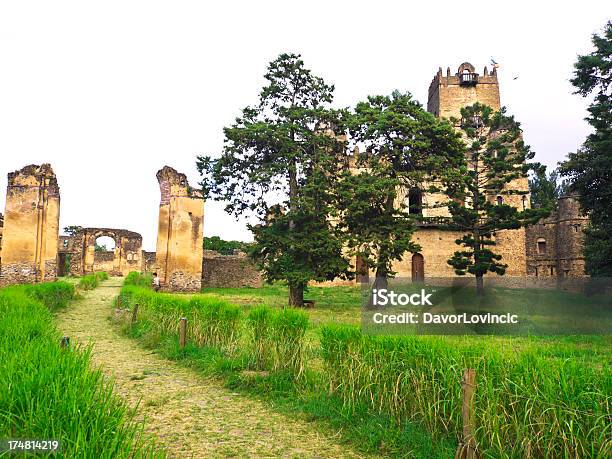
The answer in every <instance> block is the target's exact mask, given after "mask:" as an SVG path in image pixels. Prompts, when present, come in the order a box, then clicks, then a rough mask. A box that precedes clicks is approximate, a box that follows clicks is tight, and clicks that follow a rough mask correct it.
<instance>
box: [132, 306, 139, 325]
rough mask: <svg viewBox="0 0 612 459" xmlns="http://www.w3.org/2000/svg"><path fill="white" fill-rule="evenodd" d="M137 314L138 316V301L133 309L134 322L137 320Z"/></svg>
mask: <svg viewBox="0 0 612 459" xmlns="http://www.w3.org/2000/svg"><path fill="white" fill-rule="evenodd" d="M137 316H138V303H136V304H134V309H133V311H132V323H134V322H136V317H137Z"/></svg>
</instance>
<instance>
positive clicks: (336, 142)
mask: <svg viewBox="0 0 612 459" xmlns="http://www.w3.org/2000/svg"><path fill="white" fill-rule="evenodd" d="M265 79H266V80H267V84H266V86H265V87H264V88H263V89H262V91H261V93H260V97H259V103H258V104H257V105H256V106H252V107H246V108H245V109H244V110H242V113H241V115H240V116H239V117H238V118H237V119H236V121H235V122H234V124H232V125H231V126H230V127H227V128H225V129H224V133H225V145H224V149H223V152H222V154H221V156H220V157H219V158H217V159H213V158H211V157H199V158H198V161H197V166H198V169H199V171H200V173H201V174H202V176H203V180H202V187H203V190H204V192H205V194H206V196H208V197H212V198H214V199H218V200H223V201H226V202H227V206H226V210H227V211H228V212H230V213H233V214H234V215H243V214H252V215H254V216H255V217H256V219H257V220H258V222H257V223H256V224H253V225H249V228H250V230H251V231H252V232H253V234H254V239H255V241H254V243H253V244H252V246H251V247H250V250H249V254H250V255H251V256H252V257H253V258H254V259H255V261H256V262H257V263H258V264H259V266H260V268H261V269H262V270H263V272H264V274H265V276H266V279H267V280H268V281H269V282H273V281H277V280H284V281H286V282H287V283H288V285H289V304H290V305H292V306H302V305H303V294H304V289H305V288H306V287H307V284H308V282H309V281H310V280H316V281H323V280H331V279H334V278H336V277H338V276H343V275H344V274H346V273H347V272H348V266H349V265H348V261H347V260H346V259H345V258H343V256H342V243H341V241H340V240H339V239H338V238H337V237H336V235H335V231H334V228H333V227H332V225H331V223H330V221H331V219H332V218H333V215H334V207H333V206H332V193H331V190H332V189H333V187H334V183H335V182H336V181H337V178H338V177H339V174H340V171H341V168H340V165H341V164H342V161H341V156H342V155H343V153H344V143H343V142H342V140H341V138H339V137H338V136H336V135H335V134H334V129H339V123H340V119H341V116H340V113H339V112H337V111H334V110H332V109H330V108H329V104H330V103H331V102H332V98H333V90H334V87H333V86H332V85H329V84H327V83H326V82H325V81H324V80H323V79H322V78H320V77H318V76H316V75H314V74H313V73H312V72H311V71H310V70H309V69H307V68H306V67H305V66H304V62H303V61H302V59H300V56H299V55H295V54H281V55H280V56H279V57H278V58H277V59H276V60H274V61H272V62H271V63H270V64H269V65H268V70H267V73H266V74H265Z"/></svg>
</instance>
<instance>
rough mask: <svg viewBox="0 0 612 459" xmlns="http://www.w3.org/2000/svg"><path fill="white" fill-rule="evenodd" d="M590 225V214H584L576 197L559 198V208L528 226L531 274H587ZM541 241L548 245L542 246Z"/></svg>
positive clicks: (527, 238) (549, 275) (541, 275)
mask: <svg viewBox="0 0 612 459" xmlns="http://www.w3.org/2000/svg"><path fill="white" fill-rule="evenodd" d="M587 224H588V217H586V216H584V215H582V214H581V212H580V205H579V204H578V201H577V199H576V198H575V197H573V196H565V197H563V198H561V199H559V203H558V210H557V211H555V212H554V213H553V214H551V215H550V216H549V217H548V218H546V219H543V220H541V221H540V222H539V223H538V224H536V225H533V226H530V227H528V228H527V229H526V241H525V251H526V253H527V274H528V275H530V276H536V277H555V278H556V277H581V276H585V271H584V253H583V250H584V228H585V226H586V225H587ZM538 242H540V243H542V242H543V243H544V244H543V245H540V246H538ZM542 248H543V249H544V250H542Z"/></svg>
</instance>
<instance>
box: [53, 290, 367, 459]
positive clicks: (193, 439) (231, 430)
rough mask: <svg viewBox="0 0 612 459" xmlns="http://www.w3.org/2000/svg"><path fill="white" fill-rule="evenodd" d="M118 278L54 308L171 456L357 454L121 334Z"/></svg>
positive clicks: (64, 329)
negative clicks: (116, 318)
mask: <svg viewBox="0 0 612 459" xmlns="http://www.w3.org/2000/svg"><path fill="white" fill-rule="evenodd" d="M122 282H123V280H122V279H118V278H111V279H109V280H107V281H104V282H102V284H101V285H100V287H98V288H97V289H95V290H91V291H88V292H84V294H83V299H81V300H78V301H75V302H74V303H73V304H71V305H70V307H68V308H67V309H66V310H64V311H60V312H59V313H58V314H57V316H56V320H57V325H58V328H59V329H60V331H61V332H62V333H63V334H64V335H68V336H70V337H71V340H72V341H75V342H80V343H83V344H87V343H92V344H93V361H94V364H95V365H99V366H100V367H101V368H102V370H103V371H104V372H105V373H106V374H107V375H109V376H112V377H114V378H115V381H116V390H117V392H118V393H119V394H120V395H121V396H123V397H124V398H125V399H126V400H127V401H128V403H129V404H130V405H131V406H136V404H138V403H139V402H140V406H139V408H138V413H139V417H146V421H147V422H146V430H147V431H148V432H150V433H151V434H153V435H154V436H155V437H157V438H158V439H159V441H160V443H161V444H162V445H163V446H165V447H166V448H167V450H168V452H169V454H170V456H171V457H180V458H188V457H193V458H208V457H330V458H339V457H359V456H358V455H357V454H355V453H353V452H351V451H349V450H347V448H346V447H343V446H340V445H338V444H336V443H334V441H333V440H332V439H328V438H325V437H324V436H323V435H322V434H320V433H318V432H317V431H316V430H315V428H314V427H313V425H312V424H309V423H308V422H306V421H300V420H296V419H292V418H288V417H286V416H284V415H282V414H279V413H276V412H274V411H272V410H271V409H270V408H268V407H267V406H265V405H264V404H263V403H261V402H258V401H256V400H252V399H249V398H246V397H244V396H242V395H240V394H235V393H232V392H231V391H230V390H228V389H226V388H224V387H223V386H222V384H221V383H220V382H218V381H214V380H208V379H204V378H202V377H201V376H199V375H197V374H196V373H195V372H193V371H191V370H189V369H186V368H182V367H180V366H178V365H176V364H175V363H173V362H171V361H168V360H165V359H162V358H161V357H159V356H157V355H155V354H152V353H150V352H149V351H147V350H145V349H143V348H141V347H139V346H138V345H137V344H136V343H135V342H133V341H132V340H130V339H129V338H127V337H125V336H123V335H121V334H120V333H119V331H118V330H117V328H116V327H115V326H114V325H113V324H112V323H111V321H110V319H109V316H110V312H111V310H112V309H111V301H112V300H113V298H114V297H115V296H116V295H117V294H118V293H119V289H120V287H121V283H122Z"/></svg>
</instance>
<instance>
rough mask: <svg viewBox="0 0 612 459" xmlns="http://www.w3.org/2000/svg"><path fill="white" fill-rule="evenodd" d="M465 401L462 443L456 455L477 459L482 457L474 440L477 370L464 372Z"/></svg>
mask: <svg viewBox="0 0 612 459" xmlns="http://www.w3.org/2000/svg"><path fill="white" fill-rule="evenodd" d="M461 390H462V393H463V401H462V404H461V416H462V418H463V432H462V434H463V435H462V436H463V438H462V441H461V443H460V444H459V447H458V448H457V453H456V454H455V458H456V459H477V458H478V457H480V455H479V454H478V451H477V450H476V440H475V439H474V431H473V429H474V407H473V401H474V392H475V390H476V370H474V369H473V368H466V369H465V370H463V380H462V381H461Z"/></svg>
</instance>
